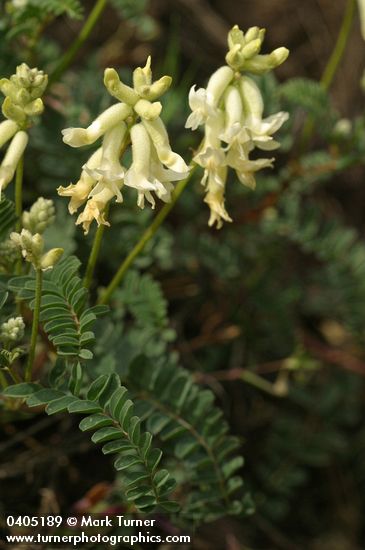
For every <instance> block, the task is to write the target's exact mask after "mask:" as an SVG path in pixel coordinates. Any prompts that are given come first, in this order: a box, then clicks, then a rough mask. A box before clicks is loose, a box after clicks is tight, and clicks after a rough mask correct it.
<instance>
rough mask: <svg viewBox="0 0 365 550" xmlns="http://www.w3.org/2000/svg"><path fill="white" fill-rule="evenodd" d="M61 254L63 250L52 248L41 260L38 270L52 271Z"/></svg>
mask: <svg viewBox="0 0 365 550" xmlns="http://www.w3.org/2000/svg"><path fill="white" fill-rule="evenodd" d="M63 253H64V250H63V248H52V249H51V250H49V251H48V252H46V253H45V254H44V255H43V256H42V258H41V263H40V268H41V269H42V271H47V270H48V269H52V268H53V267H54V266H55V265H56V263H57V262H59V260H60V259H61V256H62V254H63Z"/></svg>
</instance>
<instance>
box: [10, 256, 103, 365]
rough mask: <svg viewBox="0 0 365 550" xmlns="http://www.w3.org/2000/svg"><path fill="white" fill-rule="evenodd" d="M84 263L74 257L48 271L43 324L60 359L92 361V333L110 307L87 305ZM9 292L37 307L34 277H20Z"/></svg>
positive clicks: (14, 281)
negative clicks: (82, 276)
mask: <svg viewBox="0 0 365 550" xmlns="http://www.w3.org/2000/svg"><path fill="white" fill-rule="evenodd" d="M79 265H80V262H79V260H78V259H77V258H75V257H74V256H71V257H70V258H65V259H64V260H62V261H61V262H60V263H59V264H58V265H57V266H56V267H55V268H54V269H53V270H51V271H50V272H45V277H44V282H43V290H42V302H41V315H40V321H41V323H42V325H43V328H44V330H45V331H46V333H47V335H48V338H49V340H50V341H51V342H52V343H53V345H54V346H55V347H56V350H57V354H58V355H59V356H60V357H64V358H67V359H69V360H72V361H75V360H77V359H80V360H88V359H91V358H92V356H93V355H92V351H91V347H92V344H93V342H94V333H93V332H92V330H90V329H91V328H92V327H93V325H94V322H95V320H96V318H97V315H101V314H103V313H104V312H105V311H106V310H107V308H100V307H99V306H97V307H95V308H89V307H87V306H86V301H87V297H88V292H87V290H86V289H85V288H84V286H83V284H82V280H81V279H80V277H79V276H78V274H77V271H78V268H79ZM9 289H10V290H12V291H13V292H15V293H16V294H17V295H18V296H19V297H21V298H22V299H24V300H26V301H28V302H29V305H30V307H31V308H32V307H33V300H34V290H35V280H34V277H31V276H25V277H16V278H13V279H11V280H10V281H9Z"/></svg>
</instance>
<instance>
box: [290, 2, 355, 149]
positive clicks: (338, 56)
mask: <svg viewBox="0 0 365 550" xmlns="http://www.w3.org/2000/svg"><path fill="white" fill-rule="evenodd" d="M355 5H356V0H348V1H347V5H346V10H345V14H344V16H343V20H342V25H341V28H340V30H339V33H338V36H337V40H336V44H335V47H334V48H333V51H332V54H331V56H330V58H329V60H328V62H327V65H326V67H325V69H324V71H323V74H322V77H321V80H320V83H321V85H322V87H323V88H324V90H328V89H329V87H330V86H331V84H332V82H333V79H334V77H335V74H336V71H337V69H338V67H339V65H340V63H341V60H342V57H343V54H344V53H345V49H346V44H347V42H348V39H349V36H350V32H351V27H352V22H353V19H354V14H355ZM313 130H314V120H313V118H312V117H309V118H307V120H306V123H305V125H304V127H303V131H302V136H301V140H300V142H301V147H300V149H301V151H302V153H303V151H305V150H306V148H307V145H308V142H309V140H310V138H311V137H312V134H313Z"/></svg>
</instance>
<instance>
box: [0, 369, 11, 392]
mask: <svg viewBox="0 0 365 550" xmlns="http://www.w3.org/2000/svg"><path fill="white" fill-rule="evenodd" d="M0 386H1V387H2V388H3V389H5V388H7V387H8V386H9V384H8V382H7V380H6V378H5V375H4V373H3V372H2V371H1V370H0Z"/></svg>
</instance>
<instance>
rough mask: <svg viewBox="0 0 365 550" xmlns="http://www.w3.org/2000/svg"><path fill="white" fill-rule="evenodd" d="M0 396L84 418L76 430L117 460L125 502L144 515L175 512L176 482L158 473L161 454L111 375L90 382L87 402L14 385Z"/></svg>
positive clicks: (36, 386) (62, 393) (52, 391)
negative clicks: (157, 510) (173, 493)
mask: <svg viewBox="0 0 365 550" xmlns="http://www.w3.org/2000/svg"><path fill="white" fill-rule="evenodd" d="M3 393H4V395H5V396H7V397H13V398H25V399H26V403H27V405H28V406H29V407H39V406H42V405H43V406H45V409H46V412H47V414H56V413H59V412H66V411H68V412H69V413H79V414H83V415H86V416H85V418H83V419H82V420H81V422H80V425H79V427H80V430H81V431H88V432H93V434H92V436H91V440H92V441H93V442H94V443H96V444H100V445H102V451H103V453H104V454H116V455H117V456H116V458H115V460H114V467H115V469H116V470H117V471H118V472H120V475H121V478H122V482H123V487H124V490H125V496H126V499H127V500H128V501H129V502H133V503H134V504H135V506H136V507H137V508H138V509H140V510H143V511H144V512H150V511H152V510H154V509H155V508H156V507H159V508H160V509H163V510H165V511H168V510H170V511H171V510H175V511H176V510H177V509H178V505H177V504H176V503H175V502H172V501H168V500H167V496H168V495H169V494H170V493H171V491H172V490H173V488H174V487H175V481H174V480H173V479H172V477H171V476H170V474H169V472H168V471H167V470H159V468H158V466H159V463H160V461H161V458H162V451H161V450H160V449H156V448H151V441H152V436H151V434H150V433H148V432H144V431H142V429H141V420H140V418H138V417H137V416H136V415H135V414H134V405H133V402H132V401H131V400H130V399H128V398H127V397H128V393H127V390H126V388H124V387H122V386H121V385H120V380H119V377H117V376H116V375H114V374H112V375H110V376H108V375H102V376H99V378H97V379H96V380H94V382H93V383H92V384H91V386H90V388H89V391H88V394H87V399H82V398H79V397H76V396H75V395H72V394H70V393H66V392H65V391H61V390H55V389H52V388H43V387H42V386H40V385H39V384H17V385H15V386H10V387H8V388H6V390H4V392H3Z"/></svg>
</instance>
